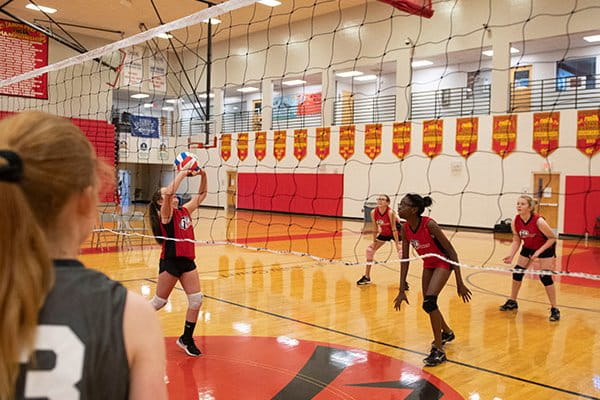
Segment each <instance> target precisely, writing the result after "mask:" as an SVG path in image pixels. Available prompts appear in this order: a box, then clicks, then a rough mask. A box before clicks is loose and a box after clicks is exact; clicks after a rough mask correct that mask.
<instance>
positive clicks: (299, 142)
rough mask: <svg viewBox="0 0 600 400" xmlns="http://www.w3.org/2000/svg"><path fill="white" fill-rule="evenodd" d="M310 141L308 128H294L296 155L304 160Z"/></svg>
mask: <svg viewBox="0 0 600 400" xmlns="http://www.w3.org/2000/svg"><path fill="white" fill-rule="evenodd" d="M307 141H308V131H307V130H306V129H296V130H294V157H296V159H297V160H298V161H302V159H304V157H306V146H307Z"/></svg>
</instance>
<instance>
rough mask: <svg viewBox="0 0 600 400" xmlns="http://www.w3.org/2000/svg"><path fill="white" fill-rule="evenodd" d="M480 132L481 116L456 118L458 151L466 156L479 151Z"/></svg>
mask: <svg viewBox="0 0 600 400" xmlns="http://www.w3.org/2000/svg"><path fill="white" fill-rule="evenodd" d="M478 133H479V118H477V117H469V118H457V119H456V147H455V148H456V152H457V153H458V154H460V155H461V156H463V157H464V158H469V156H470V155H471V154H473V153H475V152H476V151H477V136H478Z"/></svg>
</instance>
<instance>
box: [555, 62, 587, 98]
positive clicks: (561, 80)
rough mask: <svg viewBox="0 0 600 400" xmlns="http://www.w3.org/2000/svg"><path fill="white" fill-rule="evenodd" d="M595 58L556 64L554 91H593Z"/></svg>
mask: <svg viewBox="0 0 600 400" xmlns="http://www.w3.org/2000/svg"><path fill="white" fill-rule="evenodd" d="M595 87H596V57H590V58H579V59H576V60H565V61H559V62H557V63H556V91H557V92H562V91H564V90H569V89H594V88H595Z"/></svg>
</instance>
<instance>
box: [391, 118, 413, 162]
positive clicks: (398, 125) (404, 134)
mask: <svg viewBox="0 0 600 400" xmlns="http://www.w3.org/2000/svg"><path fill="white" fill-rule="evenodd" d="M410 131H411V123H410V122H394V127H393V134H392V152H393V153H394V154H395V155H396V157H398V158H399V159H401V160H404V157H406V156H407V155H408V154H409V153H410Z"/></svg>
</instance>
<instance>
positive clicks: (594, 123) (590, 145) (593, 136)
mask: <svg viewBox="0 0 600 400" xmlns="http://www.w3.org/2000/svg"><path fill="white" fill-rule="evenodd" d="M577 148H578V149H579V151H581V152H582V153H583V154H585V155H586V156H588V157H592V156H593V155H594V154H596V153H597V152H598V151H599V150H600V109H596V110H579V111H577Z"/></svg>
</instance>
